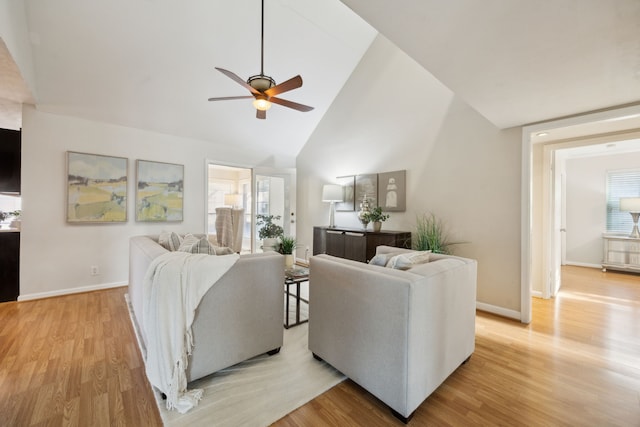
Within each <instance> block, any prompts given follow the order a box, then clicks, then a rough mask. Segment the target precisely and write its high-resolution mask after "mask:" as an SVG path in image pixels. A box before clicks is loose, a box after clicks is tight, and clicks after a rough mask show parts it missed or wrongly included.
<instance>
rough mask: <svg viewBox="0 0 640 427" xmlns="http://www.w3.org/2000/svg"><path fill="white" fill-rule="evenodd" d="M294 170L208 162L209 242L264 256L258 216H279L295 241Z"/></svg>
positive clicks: (279, 219)
mask: <svg viewBox="0 0 640 427" xmlns="http://www.w3.org/2000/svg"><path fill="white" fill-rule="evenodd" d="M295 177H296V173H295V170H294V169H267V168H248V167H241V166H230V165H222V164H217V163H214V162H207V196H206V197H207V203H206V207H207V212H206V218H207V219H206V221H207V224H206V230H207V234H208V235H209V240H211V241H213V242H216V243H217V244H218V245H221V246H229V247H232V248H233V249H234V251H236V252H239V253H250V252H262V245H261V244H260V240H259V239H258V232H257V230H256V225H255V224H256V215H275V216H277V217H279V218H278V219H277V220H276V221H274V222H275V223H277V224H278V225H280V226H281V227H282V228H283V230H284V235H286V236H292V237H295V233H296V229H295V224H296V221H295V200H296V198H295V194H296V185H295Z"/></svg>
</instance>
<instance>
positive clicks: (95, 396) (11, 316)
mask: <svg viewBox="0 0 640 427" xmlns="http://www.w3.org/2000/svg"><path fill="white" fill-rule="evenodd" d="M124 293H126V288H116V289H112V290H107V291H99V292H92V293H86V294H78V295H70V296H65V297H58V298H49V299H44V300H38V301H28V302H21V303H3V304H0V425H7V426H40V425H42V426H44V425H50V426H57V425H80V426H85V425H95V426H102V425H105V426H106V425H122V426H124V425H127V426H147V425H148V426H155V425H160V424H161V422H160V418H159V416H158V412H157V408H156V407H155V403H154V401H153V396H152V394H151V391H150V387H149V385H148V382H147V380H146V377H145V375H144V368H143V365H142V361H141V356H140V353H139V351H138V348H137V344H136V341H135V337H134V335H133V330H132V328H131V325H130V321H129V316H128V313H127V308H126V305H125V301H124V297H123V295H124ZM533 318H534V320H533V322H532V323H531V324H530V325H522V324H521V323H519V322H516V321H512V320H508V319H503V318H500V317H497V316H492V315H489V314H486V313H482V312H478V316H477V322H476V329H477V333H476V351H475V353H474V354H473V356H472V357H471V360H470V361H469V363H467V364H466V365H463V366H462V367H461V368H459V369H458V370H457V371H456V372H454V373H453V374H452V375H451V376H450V377H449V378H448V379H447V380H446V381H445V383H444V384H443V385H442V386H440V387H439V388H438V389H437V390H436V391H435V392H434V393H433V394H432V395H431V396H430V397H429V398H428V399H427V400H426V401H425V402H424V403H423V404H422V405H421V406H420V407H419V408H418V410H417V411H416V414H415V416H414V418H413V419H412V421H411V422H410V424H409V425H412V426H422V425H430V426H448V425H450V426H470V425H481V426H493V425H504V426H511V425H527V426H537V425H541V426H542V425H544V426H549V425H552V426H563V425H567V426H582V425H598V426H609V425H611V426H640V276H636V275H628V274H621V273H615V272H607V273H602V272H600V271H599V270H595V269H587V268H579V267H565V268H564V269H563V289H562V291H561V292H560V294H559V295H558V297H557V298H555V299H553V300H541V299H535V298H534V300H533ZM275 425H276V426H349V425H354V426H387V425H401V423H400V422H399V421H397V420H396V419H395V418H393V417H392V416H391V414H390V412H389V410H388V408H387V407H386V406H385V405H384V404H382V403H381V402H380V401H379V400H377V399H376V398H375V397H373V396H372V395H370V394H369V393H367V392H366V391H365V390H363V389H362V388H360V387H359V386H358V385H356V384H355V383H353V382H351V381H349V380H347V381H345V382H343V383H341V384H340V385H338V386H336V387H334V388H333V389H331V390H329V391H328V392H326V393H324V394H323V395H321V396H319V397H318V398H316V399H314V400H313V401H311V402H309V403H308V404H306V405H304V406H302V407H301V408H299V409H298V410H296V411H294V412H292V413H291V414H289V415H287V416H286V417H285V418H283V419H281V420H279V421H278V422H277V423H275Z"/></svg>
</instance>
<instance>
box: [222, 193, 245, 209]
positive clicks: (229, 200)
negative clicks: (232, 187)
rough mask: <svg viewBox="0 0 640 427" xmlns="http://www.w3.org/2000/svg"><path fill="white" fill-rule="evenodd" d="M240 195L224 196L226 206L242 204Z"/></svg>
mask: <svg viewBox="0 0 640 427" xmlns="http://www.w3.org/2000/svg"><path fill="white" fill-rule="evenodd" d="M240 200H241V199H240V195H239V194H225V195H224V204H225V205H226V206H234V207H235V206H238V205H239V204H240Z"/></svg>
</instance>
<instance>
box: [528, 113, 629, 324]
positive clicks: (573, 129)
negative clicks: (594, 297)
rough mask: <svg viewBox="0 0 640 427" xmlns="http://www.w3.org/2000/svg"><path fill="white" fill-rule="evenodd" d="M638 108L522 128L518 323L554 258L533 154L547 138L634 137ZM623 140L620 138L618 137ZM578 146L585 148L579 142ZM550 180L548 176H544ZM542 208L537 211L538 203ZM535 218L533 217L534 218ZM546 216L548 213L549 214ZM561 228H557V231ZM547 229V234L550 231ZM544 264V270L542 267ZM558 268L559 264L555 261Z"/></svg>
mask: <svg viewBox="0 0 640 427" xmlns="http://www.w3.org/2000/svg"><path fill="white" fill-rule="evenodd" d="M639 130H640V106H631V107H624V108H620V109H617V110H607V111H602V112H598V113H591V114H585V115H583V116H576V117H570V118H566V119H560V120H556V121H553V122H547V123H540V124H536V125H531V126H525V127H523V129H522V180H521V184H522V226H521V294H520V295H521V301H520V321H521V322H523V323H530V322H531V297H532V284H533V283H534V281H536V280H542V281H546V279H545V278H550V277H551V276H550V275H551V270H550V269H551V268H554V267H553V262H555V260H556V259H557V258H556V257H552V259H550V258H549V256H548V253H549V252H548V248H549V246H550V244H549V242H551V241H554V239H553V233H554V231H553V229H552V228H551V227H554V225H553V224H552V222H551V221H548V222H547V226H546V227H543V225H542V220H541V218H542V211H543V210H544V212H547V213H548V212H549V210H550V209H551V206H552V203H550V200H549V197H551V196H550V195H549V196H548V197H546V198H542V195H541V194H540V192H539V190H538V191H537V190H536V188H535V184H536V179H541V175H543V174H542V173H539V172H542V170H543V168H542V166H541V165H540V164H535V163H534V151H535V150H540V149H541V148H540V147H541V146H544V144H545V143H548V142H550V141H551V139H552V138H553V139H556V142H557V141H558V140H562V141H566V142H573V143H576V141H577V140H578V139H579V138H582V140H584V139H587V138H589V137H591V138H595V135H598V136H600V137H602V138H607V137H608V138H611V137H614V136H617V137H618V139H620V135H621V134H624V133H626V134H627V136H629V137H637V135H638V134H639V133H640V131H639ZM622 138H624V137H622ZM578 145H579V144H578ZM582 145H587V144H585V143H584V141H583V142H582ZM545 176H546V177H547V179H549V180H550V181H551V176H550V175H545ZM541 200H544V203H546V204H547V205H546V207H545V208H544V209H540V205H541V203H540V201H541ZM536 211H537V213H536ZM536 215H537V216H536ZM549 215H550V214H549ZM560 228H561V227H557V232H558V233H559V232H560ZM550 230H551V231H550ZM543 262H546V264H547V268H544V266H543ZM558 269H559V262H558Z"/></svg>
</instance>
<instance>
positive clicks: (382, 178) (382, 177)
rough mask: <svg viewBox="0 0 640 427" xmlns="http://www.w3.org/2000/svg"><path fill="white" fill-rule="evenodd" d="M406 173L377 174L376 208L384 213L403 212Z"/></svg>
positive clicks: (405, 199) (403, 171) (405, 206)
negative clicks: (378, 207)
mask: <svg viewBox="0 0 640 427" xmlns="http://www.w3.org/2000/svg"><path fill="white" fill-rule="evenodd" d="M406 188H407V171H406V170H401V171H394V172H385V173H379V174H378V206H380V207H381V208H382V210H383V211H384V212H404V211H405V210H406V209H407V197H406V193H407V190H406Z"/></svg>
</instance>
